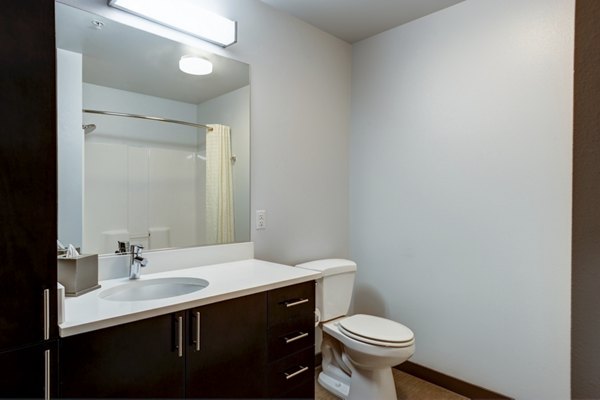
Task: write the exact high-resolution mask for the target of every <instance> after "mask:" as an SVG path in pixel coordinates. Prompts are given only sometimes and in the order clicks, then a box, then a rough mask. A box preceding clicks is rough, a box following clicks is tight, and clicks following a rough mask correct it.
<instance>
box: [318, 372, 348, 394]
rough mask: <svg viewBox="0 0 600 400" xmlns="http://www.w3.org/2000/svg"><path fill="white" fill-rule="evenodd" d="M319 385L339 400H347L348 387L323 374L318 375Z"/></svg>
mask: <svg viewBox="0 0 600 400" xmlns="http://www.w3.org/2000/svg"><path fill="white" fill-rule="evenodd" d="M319 384H320V385H321V386H323V387H324V388H325V390H327V391H328V392H329V393H332V394H334V395H335V396H337V397H339V398H341V399H347V398H348V393H349V392H350V386H348V385H347V384H345V383H343V382H340V381H339V380H337V379H335V378H333V377H331V376H329V375H327V374H326V373H324V372H321V373H320V374H319Z"/></svg>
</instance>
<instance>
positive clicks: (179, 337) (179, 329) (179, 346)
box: [177, 316, 183, 357]
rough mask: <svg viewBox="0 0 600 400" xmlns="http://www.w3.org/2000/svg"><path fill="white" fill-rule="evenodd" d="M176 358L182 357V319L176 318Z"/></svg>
mask: <svg viewBox="0 0 600 400" xmlns="http://www.w3.org/2000/svg"><path fill="white" fill-rule="evenodd" d="M177 356H178V357H183V317H181V316H179V317H177Z"/></svg>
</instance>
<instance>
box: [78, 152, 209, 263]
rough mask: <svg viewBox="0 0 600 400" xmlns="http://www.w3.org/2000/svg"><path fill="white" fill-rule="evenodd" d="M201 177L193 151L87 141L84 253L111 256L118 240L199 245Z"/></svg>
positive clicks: (149, 245) (162, 245)
mask: <svg viewBox="0 0 600 400" xmlns="http://www.w3.org/2000/svg"><path fill="white" fill-rule="evenodd" d="M204 174H205V162H204V160H202V159H201V158H199V157H198V153H197V152H190V151H185V150H175V149H165V148H152V147H142V146H134V145H129V144H122V143H102V142H87V143H86V145H85V174H84V175H85V182H84V185H85V187H86V196H85V199H84V210H85V212H84V224H85V229H84V242H83V243H84V248H85V250H86V252H93V253H96V252H97V253H111V252H114V251H115V250H116V244H117V241H118V240H121V241H131V243H137V244H141V245H142V246H144V247H145V248H146V249H160V248H167V247H184V246H193V245H196V244H198V243H203V242H204V238H203V233H204V232H203V229H200V228H199V227H201V226H203V221H202V219H203V218H204V213H203V205H202V204H201V203H202V202H203V199H199V194H200V193H202V192H203V191H202V190H200V189H201V188H202V187H204V182H203V181H204Z"/></svg>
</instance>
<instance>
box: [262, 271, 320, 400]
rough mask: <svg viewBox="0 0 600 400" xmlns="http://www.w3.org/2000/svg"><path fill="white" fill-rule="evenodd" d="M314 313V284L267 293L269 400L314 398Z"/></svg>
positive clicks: (302, 284)
mask: <svg viewBox="0 0 600 400" xmlns="http://www.w3.org/2000/svg"><path fill="white" fill-rule="evenodd" d="M314 309H315V282H314V281H310V282H304V283H300V284H297V285H292V286H287V287H283V288H280V289H276V290H271V291H269V293H268V310H269V312H268V319H269V330H268V339H269V371H268V381H267V387H268V395H269V397H272V398H294V399H312V398H314V395H315V387H314V369H315V365H314V364H315V324H314V322H315V315H314Z"/></svg>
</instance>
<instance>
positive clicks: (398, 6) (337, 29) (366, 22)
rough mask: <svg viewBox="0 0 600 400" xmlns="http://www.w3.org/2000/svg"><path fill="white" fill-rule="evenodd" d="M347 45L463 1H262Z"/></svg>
mask: <svg viewBox="0 0 600 400" xmlns="http://www.w3.org/2000/svg"><path fill="white" fill-rule="evenodd" d="M262 1H263V2H265V3H267V4H269V5H271V6H272V7H274V8H277V9H279V10H281V11H284V12H287V13H289V14H292V15H293V16H295V17H297V18H299V19H301V20H304V21H306V22H308V23H309V24H311V25H313V26H316V27H317V28H319V29H321V30H323V31H325V32H329V33H331V34H332V35H334V36H337V37H338V38H340V39H342V40H345V41H346V42H348V43H354V42H358V41H360V40H363V39H366V38H368V37H371V36H373V35H376V34H378V33H381V32H383V31H387V30H388V29H391V28H394V27H396V26H398V25H402V24H405V23H407V22H409V21H412V20H415V19H417V18H421V17H424V16H425V15H428V14H431V13H433V12H436V11H439V10H442V9H444V8H447V7H450V6H453V5H455V4H457V3H460V2H461V1H464V0H262Z"/></svg>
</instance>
